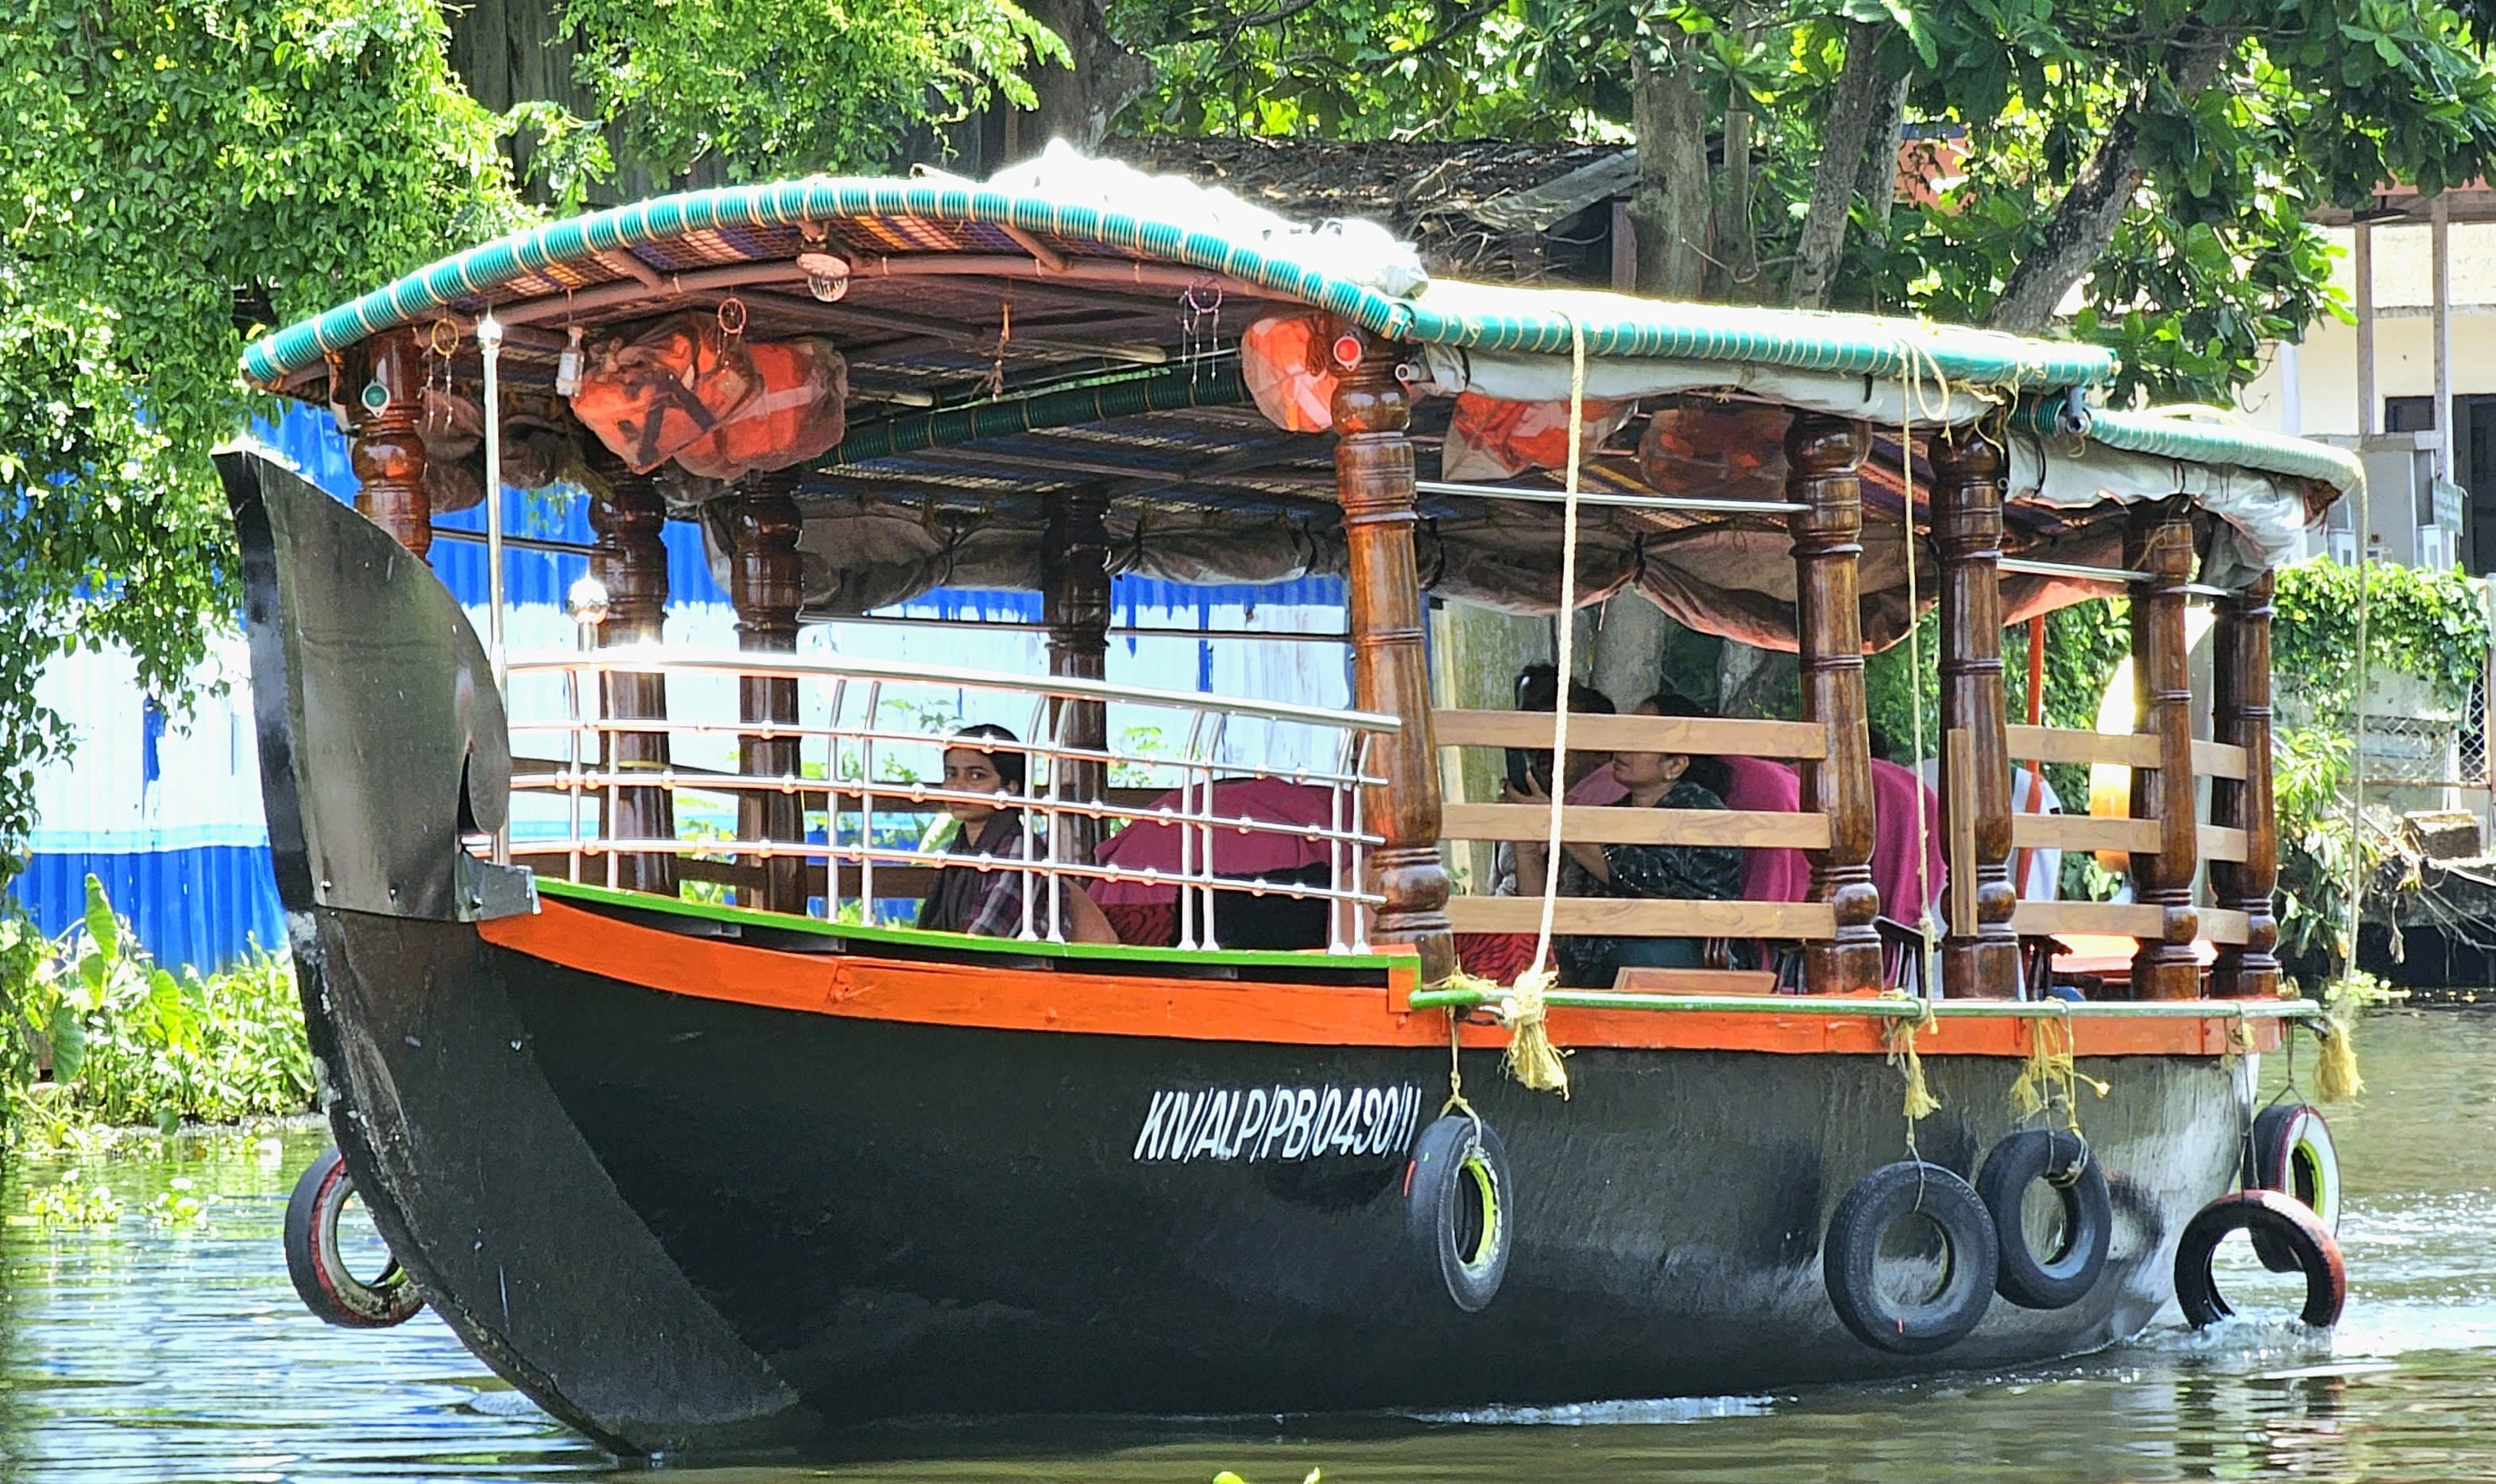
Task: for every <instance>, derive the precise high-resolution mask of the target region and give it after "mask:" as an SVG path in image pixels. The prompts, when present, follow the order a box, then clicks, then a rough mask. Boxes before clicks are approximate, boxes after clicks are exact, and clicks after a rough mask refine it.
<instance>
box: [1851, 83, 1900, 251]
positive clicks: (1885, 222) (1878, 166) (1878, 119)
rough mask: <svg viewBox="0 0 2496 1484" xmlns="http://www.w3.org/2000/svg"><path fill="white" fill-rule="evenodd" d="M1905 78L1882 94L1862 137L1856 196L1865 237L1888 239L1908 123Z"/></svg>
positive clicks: (1879, 239)
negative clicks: (1902, 139)
mask: <svg viewBox="0 0 2496 1484" xmlns="http://www.w3.org/2000/svg"><path fill="white" fill-rule="evenodd" d="M1907 80H1908V79H1907V77H1906V75H1905V74H1903V73H1901V74H1900V75H1899V76H1898V78H1897V80H1896V81H1894V82H1891V83H1890V84H1889V85H1888V89H1887V90H1886V91H1884V92H1883V93H1882V94H1881V98H1880V106H1879V107H1878V108H1875V109H1874V110H1873V113H1872V127H1871V128H1870V129H1869V130H1868V131H1866V133H1865V134H1864V137H1863V172H1862V173H1861V174H1860V175H1858V176H1856V183H1855V194H1856V195H1857V196H1859V197H1861V198H1862V199H1863V206H1864V226H1863V231H1864V235H1866V236H1867V237H1869V238H1871V239H1872V240H1873V241H1876V242H1887V241H1888V240H1889V208H1890V207H1891V206H1892V205H1893V204H1895V203H1896V201H1897V200H1898V136H1899V134H1900V133H1901V132H1902V131H1903V130H1904V129H1905V128H1906V124H1907Z"/></svg>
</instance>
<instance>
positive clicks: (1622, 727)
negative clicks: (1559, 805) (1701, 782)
mask: <svg viewBox="0 0 2496 1484" xmlns="http://www.w3.org/2000/svg"><path fill="white" fill-rule="evenodd" d="M1557 721H1558V718H1557V717H1555V716H1553V715H1552V714H1551V713H1550V712H1548V711H1433V712H1431V713H1430V727H1431V730H1432V731H1433V733H1435V734H1436V736H1437V737H1438V740H1439V745H1440V746H1441V747H1523V748H1538V749H1543V750H1545V751H1547V750H1548V749H1549V748H1550V746H1551V731H1552V727H1553V725H1554V724H1555V723H1556V722H1557ZM1569 746H1570V748H1571V749H1572V750H1573V751H1574V750H1576V749H1579V748H1583V749H1584V750H1586V751H1587V752H1590V753H1699V754H1701V755H1704V756H1709V757H1718V756H1723V757H1827V756H1828V735H1827V733H1826V732H1825V730H1823V729H1822V728H1821V727H1818V726H1817V725H1815V724H1813V723H1810V722H1754V721H1726V720H1722V719H1720V718H1716V717H1693V716H1586V715H1582V714H1580V713H1577V712H1574V711H1573V712H1571V713H1570V714H1569Z"/></svg>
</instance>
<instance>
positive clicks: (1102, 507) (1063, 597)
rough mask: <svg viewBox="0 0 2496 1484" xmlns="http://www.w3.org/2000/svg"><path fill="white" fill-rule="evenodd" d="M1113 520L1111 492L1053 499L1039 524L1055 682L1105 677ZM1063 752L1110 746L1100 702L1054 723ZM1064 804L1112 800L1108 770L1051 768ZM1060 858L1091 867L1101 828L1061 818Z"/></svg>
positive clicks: (1059, 764) (1083, 703)
mask: <svg viewBox="0 0 2496 1484" xmlns="http://www.w3.org/2000/svg"><path fill="white" fill-rule="evenodd" d="M1108 512H1109V496H1108V491H1106V490H1100V489H1077V490H1070V491H1068V492H1067V493H1065V494H1062V495H1056V496H1052V497H1051V498H1050V499H1049V500H1048V502H1047V505H1046V508H1045V510H1044V512H1043V514H1042V516H1041V528H1040V587H1041V599H1040V602H1041V621H1042V622H1043V623H1045V625H1047V628H1048V672H1049V673H1050V674H1051V675H1065V676H1073V677H1076V678H1079V679H1085V680H1099V679H1101V678H1102V677H1103V676H1105V675H1106V674H1108V656H1109V533H1108V528H1107V527H1106V526H1105V525H1104V524H1103V518H1104V517H1105V516H1107V515H1108ZM1051 719H1052V721H1053V723H1054V725H1055V727H1056V730H1057V741H1058V744H1059V745H1060V746H1062V747H1079V748H1083V749H1085V750H1087V751H1092V752H1101V751H1106V750H1107V749H1108V745H1109V708H1108V705H1107V704H1106V703H1104V702H1101V701H1097V700H1078V701H1068V702H1064V703H1063V709H1062V710H1060V709H1057V708H1052V717H1051ZM1049 772H1050V776H1051V777H1053V778H1055V779H1056V780H1057V796H1058V797H1059V798H1060V799H1063V800H1071V801H1075V802H1078V803H1086V804H1097V803H1099V802H1100V801H1101V800H1102V799H1104V798H1106V797H1108V781H1109V778H1108V765H1107V764H1105V763H1099V762H1068V761H1065V760H1063V759H1059V760H1057V761H1053V762H1051V763H1050V764H1049ZM1058 828H1059V829H1060V830H1062V831H1063V832H1064V837H1065V838H1064V840H1063V841H1062V842H1061V844H1060V846H1059V850H1060V853H1061V856H1062V858H1064V859H1068V860H1090V859H1091V858H1092V851H1093V849H1094V848H1095V847H1097V846H1098V845H1100V843H1101V821H1100V820H1099V819H1093V818H1091V817H1089V816H1085V815H1062V816H1060V817H1059V819H1058Z"/></svg>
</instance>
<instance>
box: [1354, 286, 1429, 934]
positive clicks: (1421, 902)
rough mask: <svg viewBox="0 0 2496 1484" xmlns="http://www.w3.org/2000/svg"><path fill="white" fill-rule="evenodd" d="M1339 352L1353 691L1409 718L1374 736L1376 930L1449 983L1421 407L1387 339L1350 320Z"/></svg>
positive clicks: (1366, 819)
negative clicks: (1419, 447) (1417, 432)
mask: <svg viewBox="0 0 2496 1484" xmlns="http://www.w3.org/2000/svg"><path fill="white" fill-rule="evenodd" d="M1347 350H1350V351H1352V352H1353V353H1354V355H1355V356H1356V357H1357V360H1356V361H1355V363H1353V364H1345V363H1344V359H1343V356H1342V354H1341V353H1342V352H1344V351H1347ZM1332 354H1333V355H1334V356H1335V368H1336V370H1337V372H1338V373H1339V375H1340V377H1341V380H1340V381H1339V382H1338V383H1337V385H1336V386H1335V393H1334V426H1335V432H1336V435H1337V437H1338V440H1339V441H1338V442H1337V443H1336V444H1335V450H1334V479H1335V498H1336V500H1337V502H1338V503H1340V504H1341V506H1342V507H1343V536H1344V545H1345V548H1346V554H1347V556H1348V558H1349V565H1350V569H1351V580H1350V581H1349V582H1348V583H1347V584H1346V586H1347V590H1348V597H1349V600H1350V604H1351V619H1352V700H1353V704H1354V705H1355V706H1357V707H1358V708H1359V709H1361V710H1363V711H1378V712H1384V713H1386V714H1387V715H1388V716H1393V717H1398V718H1400V719H1402V721H1403V723H1404V727H1403V729H1402V730H1401V731H1400V732H1398V733H1396V734H1395V735H1394V736H1392V737H1380V738H1375V739H1373V741H1372V743H1371V749H1370V753H1369V772H1370V773H1371V775H1372V776H1374V777H1380V778H1384V779H1386V780H1387V783H1386V785H1385V786H1384V787H1383V788H1370V789H1367V790H1364V792H1363V794H1362V822H1363V823H1364V824H1366V826H1367V827H1368V828H1369V830H1370V831H1371V832H1372V833H1374V834H1377V835H1380V836H1382V837H1384V839H1385V841H1386V843H1385V844H1384V845H1382V846H1381V847H1379V848H1378V849H1377V850H1373V851H1372V852H1371V853H1370V857H1369V859H1370V863H1371V865H1372V867H1373V869H1374V870H1375V871H1376V873H1377V878H1376V879H1377V882H1378V888H1377V889H1378V891H1379V894H1380V895H1381V896H1383V897H1385V898H1386V903H1385V905H1384V906H1382V907H1380V908H1379V910H1378V927H1377V931H1376V933H1375V934H1374V935H1373V936H1374V937H1375V938H1376V939H1377V940H1378V941H1379V942H1381V943H1412V944H1414V945H1415V946H1416V947H1417V948H1418V949H1419V950H1420V955H1421V978H1422V981H1423V982H1424V983H1437V982H1439V981H1441V980H1444V979H1446V978H1447V977H1448V976H1449V975H1450V974H1453V973H1454V972H1455V967H1456V964H1455V940H1454V939H1453V937H1452V936H1451V934H1450V932H1449V929H1448V912H1447V906H1448V873H1447V869H1446V867H1444V866H1442V865H1441V864H1440V863H1439V757H1438V750H1437V747H1436V745H1435V744H1434V742H1433V739H1432V734H1431V730H1430V670H1429V663H1428V660H1427V658H1426V657H1425V655H1424V653H1423V650H1422V645H1421V582H1420V573H1419V572H1418V571H1417V570H1416V568H1415V565H1414V560H1413V527H1414V525H1415V523H1416V520H1417V517H1416V515H1415V513H1414V510H1413V446H1412V444H1411V443H1410V442H1409V441H1407V440H1406V438H1405V436H1404V429H1405V426H1406V424H1407V422H1408V421H1409V420H1410V419H1411V416H1412V404H1411V402H1410V400H1409V399H1408V398H1407V397H1406V395H1405V391H1404V386H1403V384H1402V383H1401V382H1398V381H1397V380H1396V379H1395V356H1394V352H1393V350H1392V348H1391V347H1389V346H1388V344H1387V343H1386V342H1384V341H1382V340H1379V339H1377V338H1376V337H1374V336H1372V335H1370V334H1369V333H1367V332H1366V331H1363V330H1357V329H1352V328H1349V327H1340V328H1339V329H1338V333H1337V338H1336V339H1335V341H1334V346H1333V352H1332Z"/></svg>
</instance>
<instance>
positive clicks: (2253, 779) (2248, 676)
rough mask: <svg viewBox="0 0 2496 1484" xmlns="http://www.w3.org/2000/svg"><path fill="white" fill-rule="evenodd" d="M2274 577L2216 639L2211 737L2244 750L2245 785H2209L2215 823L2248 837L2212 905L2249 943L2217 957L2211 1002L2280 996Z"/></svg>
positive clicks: (2216, 865)
mask: <svg viewBox="0 0 2496 1484" xmlns="http://www.w3.org/2000/svg"><path fill="white" fill-rule="evenodd" d="M2270 597H2271V574H2270V573H2269V572H2263V573H2262V575H2261V576H2260V577H2257V578H2256V579H2254V581H2253V582H2252V583H2251V584H2250V585H2248V586H2246V587H2245V588H2244V589H2243V590H2241V591H2239V592H2236V593H2232V594H2231V595H2229V596H2228V597H2226V598H2224V599H2221V600H2220V602H2219V622H2218V628H2217V630H2216V632H2215V633H2214V634H2212V643H2213V645H2214V647H2213V649H2212V654H2211V657H2212V659H2213V661H2214V662H2215V663H2214V665H2212V671H2213V675H2214V679H2215V681H2216V686H2215V694H2214V695H2213V696H2212V697H2211V708H2210V710H2211V717H2210V720H2211V729H2212V730H2213V731H2214V732H2216V733H2217V735H2218V740H2219V741H2222V742H2226V743H2230V744H2231V745H2233V746H2236V747H2241V748H2243V749H2244V750H2245V777H2244V781H2243V782H2242V783H2238V782H2237V781H2236V780H2234V779H2231V778H2218V779H2212V780H2211V782H2210V819H2211V822H2212V823H2214V824H2224V825H2227V826H2229V827H2231V828H2233V829H2240V830H2243V831H2244V832H2245V858H2244V860H2243V861H2242V862H2236V861H2229V860H2214V861H2212V862H2210V899H2211V902H2212V903H2213V904H2214V905H2216V906H2218V907H2222V908H2226V909H2228V910H2230V911H2232V912H2243V913H2244V914H2245V941H2244V944H2243V945H2242V946H2241V947H2239V946H2236V945H2234V944H2230V945H2229V946H2227V947H2224V948H2221V949H2220V950H2219V959H2218V962H2217V963H2215V964H2212V965H2211V966H2210V990H2211V993H2213V994H2220V995H2243V996H2248V997H2255V998H2268V997H2269V996H2272V995H2275V994H2277V993H2278V992H2279V959H2278V957H2277V956H2276V953H2275V951H2274V950H2276V949H2277V948H2278V946H2279V919H2278V917H2277V916H2276V915H2274V908H2273V906H2272V902H2271V896H2272V893H2273V891H2274V890H2276V889H2277V887H2278V885H2279V819H2278V816H2277V815H2276V814H2275V813H2274V812H2273V806H2272V801H2271V775H2270V766H2271V764H2270V727H2271V709H2270V617H2271V608H2270Z"/></svg>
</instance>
